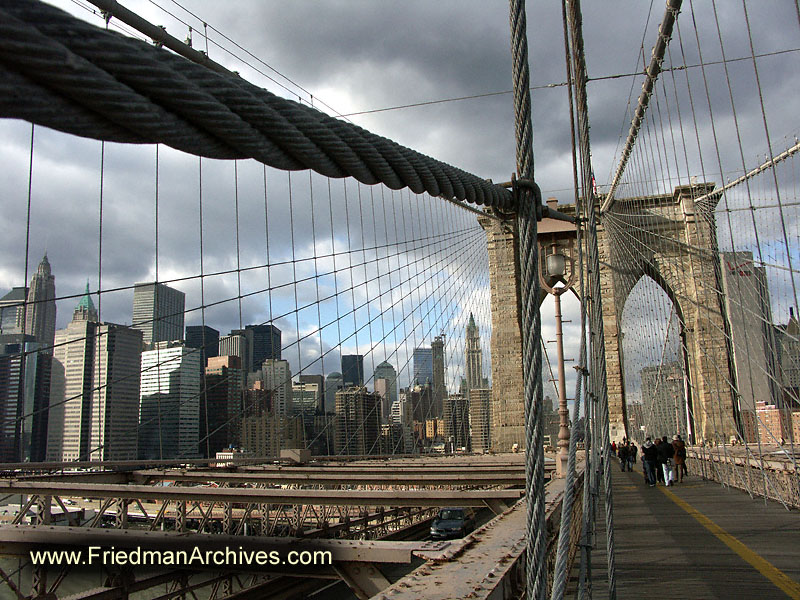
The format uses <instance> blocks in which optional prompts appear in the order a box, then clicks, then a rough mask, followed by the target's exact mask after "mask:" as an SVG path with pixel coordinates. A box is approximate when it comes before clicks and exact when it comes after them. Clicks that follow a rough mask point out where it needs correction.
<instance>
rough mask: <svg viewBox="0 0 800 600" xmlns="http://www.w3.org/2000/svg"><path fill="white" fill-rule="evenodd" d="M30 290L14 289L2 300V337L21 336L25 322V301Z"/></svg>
mask: <svg viewBox="0 0 800 600" xmlns="http://www.w3.org/2000/svg"><path fill="white" fill-rule="evenodd" d="M27 297H28V288H26V287H15V288H12V289H11V291H10V292H8V293H7V294H6V295H5V296H3V297H2V298H0V335H20V334H22V333H23V328H24V326H23V323H24V321H25V301H26V299H27Z"/></svg>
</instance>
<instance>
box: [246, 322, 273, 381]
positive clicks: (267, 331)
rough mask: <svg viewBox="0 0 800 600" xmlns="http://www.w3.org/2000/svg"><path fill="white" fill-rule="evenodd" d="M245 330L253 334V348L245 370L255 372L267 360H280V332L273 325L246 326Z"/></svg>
mask: <svg viewBox="0 0 800 600" xmlns="http://www.w3.org/2000/svg"><path fill="white" fill-rule="evenodd" d="M245 330H247V331H252V332H253V347H252V356H251V359H250V364H249V365H247V368H248V369H249V370H251V371H256V370H258V369H260V368H261V365H262V364H263V363H264V361H265V360H267V359H268V358H272V359H275V360H280V358H281V330H280V329H278V328H277V327H275V326H274V325H247V326H246V327H245Z"/></svg>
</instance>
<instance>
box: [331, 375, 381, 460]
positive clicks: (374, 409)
mask: <svg viewBox="0 0 800 600" xmlns="http://www.w3.org/2000/svg"><path fill="white" fill-rule="evenodd" d="M380 403H381V398H380V396H378V394H371V393H369V392H368V391H367V388H365V387H363V386H361V387H348V388H345V389H343V390H339V391H338V392H336V436H335V443H334V448H335V452H336V454H350V455H364V454H380V451H381V445H380V434H381V419H380V413H381V408H380Z"/></svg>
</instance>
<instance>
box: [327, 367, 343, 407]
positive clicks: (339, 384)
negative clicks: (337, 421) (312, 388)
mask: <svg viewBox="0 0 800 600" xmlns="http://www.w3.org/2000/svg"><path fill="white" fill-rule="evenodd" d="M343 388H344V380H343V379H342V374H341V373H337V372H336V371H334V372H333V373H328V376H327V377H326V378H325V412H326V413H332V412H334V411H335V410H336V392H338V391H339V390H341V389H343Z"/></svg>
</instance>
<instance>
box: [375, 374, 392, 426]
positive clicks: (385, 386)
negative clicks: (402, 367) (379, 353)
mask: <svg viewBox="0 0 800 600" xmlns="http://www.w3.org/2000/svg"><path fill="white" fill-rule="evenodd" d="M372 378H373V380H374V381H375V391H376V392H378V393H380V394H381V397H382V398H383V403H382V409H383V410H382V415H383V422H384V423H388V420H389V413H390V412H391V407H392V404H394V402H395V401H396V400H397V371H396V370H395V368H394V367H393V366H392V365H391V364H389V363H388V362H386V361H383V362H382V363H381V364H379V365H378V366H377V367H375V371H374V373H373V374H372ZM381 380H384V383H380V381H381Z"/></svg>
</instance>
